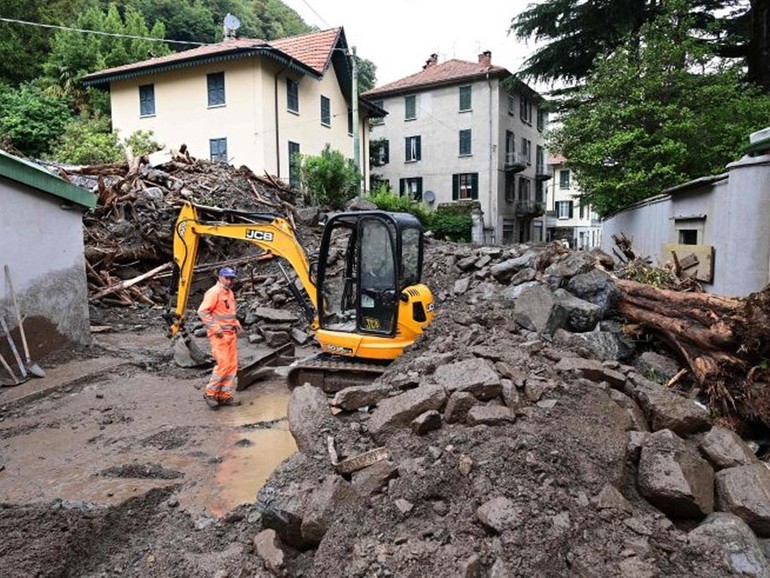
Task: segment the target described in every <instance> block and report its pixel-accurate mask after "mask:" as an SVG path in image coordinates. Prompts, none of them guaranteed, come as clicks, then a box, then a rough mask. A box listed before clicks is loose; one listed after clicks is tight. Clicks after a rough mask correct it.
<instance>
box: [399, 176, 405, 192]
mask: <svg viewBox="0 0 770 578" xmlns="http://www.w3.org/2000/svg"><path fill="white" fill-rule="evenodd" d="M405 190H406V179H398V194H399V195H403V194H404V191H405Z"/></svg>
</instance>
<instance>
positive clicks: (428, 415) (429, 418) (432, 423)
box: [410, 409, 441, 436]
mask: <svg viewBox="0 0 770 578" xmlns="http://www.w3.org/2000/svg"><path fill="white" fill-rule="evenodd" d="M410 425H411V427H412V431H413V432H414V433H415V434H417V435H418V436H421V435H425V434H426V433H428V432H429V431H433V430H436V429H439V428H440V427H441V414H440V413H439V412H437V411H436V410H435V409H430V410H428V411H426V412H424V413H421V414H420V415H418V416H417V417H416V418H414V419H413V420H412V423H411V424H410Z"/></svg>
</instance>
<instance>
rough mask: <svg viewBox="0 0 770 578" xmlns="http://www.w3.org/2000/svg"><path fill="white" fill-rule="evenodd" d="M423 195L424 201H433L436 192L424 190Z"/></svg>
mask: <svg viewBox="0 0 770 578" xmlns="http://www.w3.org/2000/svg"><path fill="white" fill-rule="evenodd" d="M423 197H424V198H425V202H426V203H433V202H434V201H435V200H436V193H434V192H433V191H425V194H424V195H423Z"/></svg>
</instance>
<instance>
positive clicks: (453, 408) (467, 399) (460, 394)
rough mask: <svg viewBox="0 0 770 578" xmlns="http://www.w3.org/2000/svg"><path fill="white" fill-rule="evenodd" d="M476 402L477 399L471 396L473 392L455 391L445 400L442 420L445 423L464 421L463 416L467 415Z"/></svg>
mask: <svg viewBox="0 0 770 578" xmlns="http://www.w3.org/2000/svg"><path fill="white" fill-rule="evenodd" d="M477 403H478V400H477V399H476V398H475V397H473V394H471V393H468V392H467V391H455V392H454V393H453V394H452V395H450V396H449V400H448V401H447V402H446V409H444V421H446V422H447V423H462V422H464V421H465V417H466V416H467V415H468V410H470V409H471V408H472V407H473V406H474V405H476V404H477Z"/></svg>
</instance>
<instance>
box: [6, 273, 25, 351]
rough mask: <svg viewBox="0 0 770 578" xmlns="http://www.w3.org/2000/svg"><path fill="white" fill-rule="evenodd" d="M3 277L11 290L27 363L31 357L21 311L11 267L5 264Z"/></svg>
mask: <svg viewBox="0 0 770 578" xmlns="http://www.w3.org/2000/svg"><path fill="white" fill-rule="evenodd" d="M5 278H6V279H8V287H9V288H10V290H11V300H12V301H13V308H14V309H15V310H16V320H17V321H18V322H19V333H21V343H22V345H24V357H25V359H26V360H27V365H29V363H30V361H31V358H30V356H29V347H28V346H27V336H26V334H25V333H24V324H23V323H22V320H21V311H20V310H19V304H18V303H17V302H16V291H14V289H13V281H12V280H11V268H10V267H9V266H8V265H5Z"/></svg>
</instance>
